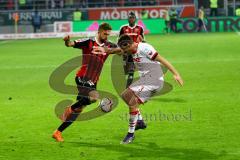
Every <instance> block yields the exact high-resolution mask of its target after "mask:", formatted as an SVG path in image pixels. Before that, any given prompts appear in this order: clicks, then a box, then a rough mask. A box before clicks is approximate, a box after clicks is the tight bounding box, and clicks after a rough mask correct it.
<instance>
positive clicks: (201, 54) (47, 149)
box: [0, 33, 240, 160]
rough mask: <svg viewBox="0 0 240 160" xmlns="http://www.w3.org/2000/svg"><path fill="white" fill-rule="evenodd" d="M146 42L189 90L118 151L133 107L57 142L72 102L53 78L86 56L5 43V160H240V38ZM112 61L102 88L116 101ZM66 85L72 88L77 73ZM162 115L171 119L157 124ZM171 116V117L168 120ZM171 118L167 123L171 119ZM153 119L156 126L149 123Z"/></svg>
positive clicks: (49, 44)
mask: <svg viewBox="0 0 240 160" xmlns="http://www.w3.org/2000/svg"><path fill="white" fill-rule="evenodd" d="M146 38H147V41H148V42H149V43H150V44H152V45H153V46H154V47H155V48H156V49H157V50H158V51H159V53H160V54H161V55H163V56H164V57H165V58H167V59H168V60H169V61H170V62H172V64H174V66H175V67H176V68H177V69H178V70H179V72H180V73H181V75H182V77H183V79H184V80H185V86H184V87H179V86H177V84H176V83H175V82H174V81H173V80H172V77H171V74H170V73H167V77H166V81H167V82H170V83H171V84H173V86H174V89H173V91H171V92H170V93H168V94H166V95H162V96H160V97H154V98H153V99H152V100H151V101H149V102H148V103H146V104H145V105H143V106H141V108H142V113H143V115H145V117H146V118H147V120H148V128H147V129H146V130H144V131H137V132H136V139H135V141H134V143H133V144H129V145H120V144H119V142H120V140H122V138H123V137H124V136H125V134H126V131H127V127H128V121H127V119H126V117H125V115H126V113H127V108H126V106H125V104H124V103H123V101H122V100H120V98H119V102H120V103H119V105H118V107H117V108H116V109H115V110H114V111H113V112H111V113H108V114H106V115H105V116H102V117H99V118H96V119H93V120H90V121H82V122H76V123H74V124H73V125H72V126H71V127H69V128H68V129H67V130H66V131H65V132H64V133H63V136H64V138H65V142H64V143H56V142H55V141H54V140H53V139H52V138H51V134H52V132H53V131H54V130H55V129H56V127H58V125H59V124H60V121H59V120H58V119H57V118H56V116H55V113H54V108H55V105H56V104H57V102H59V101H61V100H63V99H69V98H70V99H72V100H74V96H72V95H64V94H60V93H57V92H56V91H54V90H52V89H51V88H50V87H49V84H48V80H49V76H50V74H51V73H52V71H54V69H55V68H56V67H57V66H59V65H60V64H62V63H64V62H65V61H67V60H69V59H71V58H73V57H75V56H77V55H79V54H80V51H79V50H77V49H71V48H66V47H65V46H64V45H63V42H62V40H61V39H41V40H18V41H4V42H3V41H2V42H0V75H1V78H0V88H1V92H0V119H1V123H0V128H1V131H0V142H1V144H0V159H4V160H6V159H9V160H14V159H16V160H17V159H25V160H28V159H29V160H35V159H36V160H39V159H55V160H58V159H88V160H93V159H104V160H105V159H106V160H108V159H109V160H115V159H119V160H124V159H128V160H133V159H141V160H142V159H148V160H149V159H154V160H156V159H161V160H172V159H178V160H186V159H189V160H192V159H195V160H207V159H226V160H228V159H229V160H230V159H240V148H239V137H238V135H239V130H240V125H239V121H240V118H239V113H240V108H239V100H240V97H239V91H240V83H239V77H240V74H239V71H240V65H239V64H240V54H239V53H240V45H239V44H240V37H239V36H238V35H237V34H234V33H214V34H177V35H169V36H163V35H149V36H146ZM110 64H111V58H109V60H108V61H107V62H106V65H105V66H104V69H103V72H102V74H101V78H100V82H99V84H98V89H100V90H105V91H109V92H112V93H113V94H115V95H117V94H116V92H115V90H114V88H113V86H112V84H111V76H110V74H111V73H110ZM67 82H68V83H70V84H74V72H72V73H71V74H70V75H69V76H68V78H67ZM159 113H161V114H162V116H163V114H165V117H164V116H163V117H161V118H160V119H159V116H158V115H159ZM154 114H156V115H157V116H156V117H155V118H156V119H154V118H151V116H152V115H153V117H154ZM166 115H167V116H166ZM166 117H168V119H166ZM150 118H151V119H150Z"/></svg>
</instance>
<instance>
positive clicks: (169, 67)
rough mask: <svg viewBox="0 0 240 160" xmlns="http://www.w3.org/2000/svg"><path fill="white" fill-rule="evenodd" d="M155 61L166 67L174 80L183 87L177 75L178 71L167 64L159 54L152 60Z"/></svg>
mask: <svg viewBox="0 0 240 160" xmlns="http://www.w3.org/2000/svg"><path fill="white" fill-rule="evenodd" d="M154 60H155V61H158V62H160V63H161V64H163V65H164V66H166V67H167V68H168V69H169V70H170V71H171V72H172V74H173V77H174V79H175V80H176V81H177V82H178V83H179V84H180V85H181V86H183V80H182V78H181V76H180V74H179V73H178V71H177V70H176V69H175V68H174V67H173V65H172V64H171V63H170V62H168V61H167V60H166V59H165V58H164V57H162V56H160V55H159V54H157V56H156V57H155V59H154Z"/></svg>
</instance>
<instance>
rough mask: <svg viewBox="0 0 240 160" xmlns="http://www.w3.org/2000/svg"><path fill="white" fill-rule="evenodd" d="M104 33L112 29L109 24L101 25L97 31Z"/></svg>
mask: <svg viewBox="0 0 240 160" xmlns="http://www.w3.org/2000/svg"><path fill="white" fill-rule="evenodd" d="M102 30H104V31H106V30H112V27H111V26H110V24H108V23H102V24H101V25H100V26H99V27H98V31H102Z"/></svg>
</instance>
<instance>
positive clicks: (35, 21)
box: [32, 10, 42, 33]
mask: <svg viewBox="0 0 240 160" xmlns="http://www.w3.org/2000/svg"><path fill="white" fill-rule="evenodd" d="M32 25H33V31H34V33H36V32H37V31H40V29H41V25H42V17H41V16H40V15H39V13H38V11H37V10H36V11H35V12H34V13H33V15H32Z"/></svg>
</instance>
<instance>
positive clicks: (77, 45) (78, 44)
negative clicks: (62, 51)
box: [73, 38, 89, 49]
mask: <svg viewBox="0 0 240 160" xmlns="http://www.w3.org/2000/svg"><path fill="white" fill-rule="evenodd" d="M88 43H89V38H85V39H78V40H75V41H74V46H73V47H74V48H80V49H83V47H87V46H88Z"/></svg>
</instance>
